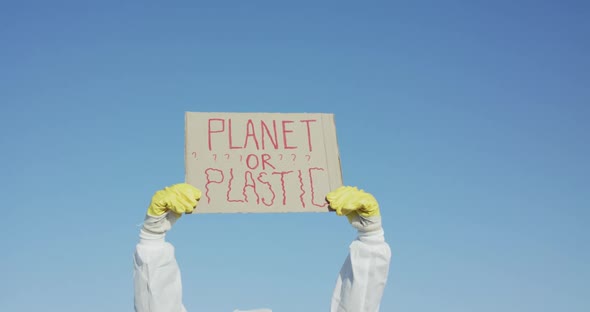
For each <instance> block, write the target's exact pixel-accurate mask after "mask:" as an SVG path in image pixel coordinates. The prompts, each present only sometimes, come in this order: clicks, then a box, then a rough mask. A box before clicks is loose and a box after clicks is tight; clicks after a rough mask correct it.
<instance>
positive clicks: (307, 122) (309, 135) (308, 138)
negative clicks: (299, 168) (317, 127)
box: [300, 119, 317, 152]
mask: <svg viewBox="0 0 590 312" xmlns="http://www.w3.org/2000/svg"><path fill="white" fill-rule="evenodd" d="M300 121H301V122H304V123H305V124H306V125H307V145H308V146H309V151H310V152H311V151H312V150H313V148H312V147H311V128H310V127H309V123H310V122H316V121H317V120H315V119H307V120H300Z"/></svg>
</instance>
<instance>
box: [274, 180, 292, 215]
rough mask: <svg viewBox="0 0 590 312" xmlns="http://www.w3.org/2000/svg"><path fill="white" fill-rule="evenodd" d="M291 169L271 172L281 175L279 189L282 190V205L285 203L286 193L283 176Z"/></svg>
mask: <svg viewBox="0 0 590 312" xmlns="http://www.w3.org/2000/svg"><path fill="white" fill-rule="evenodd" d="M292 172H293V171H281V172H273V173H272V174H279V175H281V190H282V191H283V206H284V205H286V204H287V193H286V190H285V176H286V175H287V174H289V173H292Z"/></svg>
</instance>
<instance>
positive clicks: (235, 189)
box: [185, 112, 342, 213]
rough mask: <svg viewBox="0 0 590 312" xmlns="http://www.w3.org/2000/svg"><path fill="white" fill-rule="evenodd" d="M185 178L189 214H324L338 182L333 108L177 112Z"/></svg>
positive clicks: (338, 162)
mask: <svg viewBox="0 0 590 312" xmlns="http://www.w3.org/2000/svg"><path fill="white" fill-rule="evenodd" d="M185 180H186V183H189V184H191V185H194V186H195V187H197V188H199V189H200V190H201V191H202V192H203V196H202V198H201V200H200V202H199V205H198V206H197V209H196V213H240V212H244V213H279V212H327V211H328V205H327V203H326V201H325V196H326V194H327V193H328V192H330V191H331V190H333V189H335V188H337V187H339V186H341V185H342V173H341V168H340V156H339V152H338V142H337V138H336V126H335V123H334V115H333V114H319V113H288V114H285V113H199V112H187V113H186V115H185Z"/></svg>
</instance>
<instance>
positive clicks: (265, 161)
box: [262, 154, 277, 170]
mask: <svg viewBox="0 0 590 312" xmlns="http://www.w3.org/2000/svg"><path fill="white" fill-rule="evenodd" d="M269 160H270V155H269V154H262V170H266V165H268V166H269V167H271V168H273V169H277V168H275V166H273V165H271V164H270V163H269V162H268V161H269Z"/></svg>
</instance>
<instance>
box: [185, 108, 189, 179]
mask: <svg viewBox="0 0 590 312" xmlns="http://www.w3.org/2000/svg"><path fill="white" fill-rule="evenodd" d="M188 116H189V112H187V111H185V112H184V183H188V170H187V168H188V165H189V164H188V155H187V154H188Z"/></svg>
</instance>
